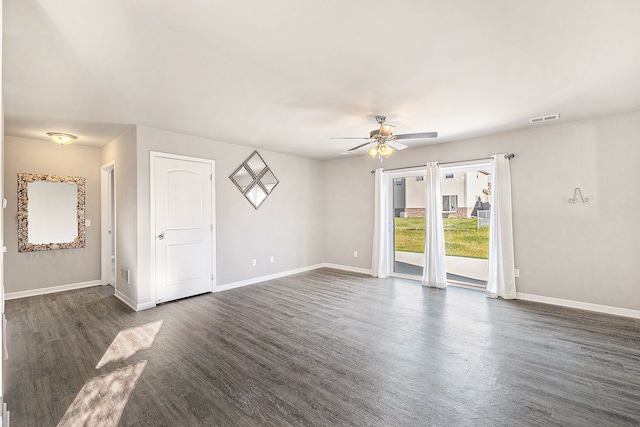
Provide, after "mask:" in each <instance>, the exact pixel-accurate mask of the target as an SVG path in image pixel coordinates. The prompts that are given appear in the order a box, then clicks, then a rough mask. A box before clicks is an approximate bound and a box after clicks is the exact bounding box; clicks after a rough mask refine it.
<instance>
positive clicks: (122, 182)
mask: <svg viewBox="0 0 640 427" xmlns="http://www.w3.org/2000/svg"><path fill="white" fill-rule="evenodd" d="M111 161H115V179H116V188H115V190H116V256H117V259H116V263H117V265H116V292H118V293H120V294H122V295H124V296H125V298H126V299H128V300H129V301H128V302H129V303H130V304H135V303H136V301H137V292H136V286H137V283H138V263H137V256H138V253H137V242H136V234H137V209H136V206H137V200H136V198H137V194H138V192H137V184H136V179H137V177H136V129H135V127H132V129H131V130H130V131H128V132H126V133H124V134H123V135H121V136H120V137H119V138H117V139H115V140H113V141H111V142H110V143H109V144H107V145H106V146H104V147H103V148H102V164H107V163H109V162H111ZM121 266H124V267H126V268H129V269H130V271H131V274H130V283H129V284H127V282H125V281H123V280H122V279H120V275H119V268H120V267H121Z"/></svg>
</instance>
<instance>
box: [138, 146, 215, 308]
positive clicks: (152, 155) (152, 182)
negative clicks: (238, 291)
mask: <svg viewBox="0 0 640 427" xmlns="http://www.w3.org/2000/svg"><path fill="white" fill-rule="evenodd" d="M157 158H165V159H172V160H185V161H188V162H196V163H206V164H209V165H211V224H212V227H211V228H212V230H211V272H212V274H213V280H212V283H211V284H212V286H211V292H215V291H216V284H217V280H218V274H217V268H216V198H215V193H216V185H215V184H216V181H215V178H216V162H215V160H212V159H205V158H202V157H192V156H183V155H180V154H172V153H163V152H160V151H149V225H150V228H149V239H150V242H151V248H150V264H151V265H150V267H151V268H150V270H151V271H150V282H151V301H152V302H153V303H154V304H156V305H157V304H158V300H157V298H158V296H157V292H156V291H157V289H156V287H157V283H156V168H155V164H156V159H157Z"/></svg>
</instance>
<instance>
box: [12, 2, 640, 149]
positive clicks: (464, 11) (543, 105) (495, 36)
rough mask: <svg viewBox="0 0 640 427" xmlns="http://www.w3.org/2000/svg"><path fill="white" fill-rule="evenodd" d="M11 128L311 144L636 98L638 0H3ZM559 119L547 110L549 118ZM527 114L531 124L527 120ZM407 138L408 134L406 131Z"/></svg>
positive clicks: (509, 119)
mask: <svg viewBox="0 0 640 427" xmlns="http://www.w3.org/2000/svg"><path fill="white" fill-rule="evenodd" d="M3 13H4V18H3V19H4V23H3V44H4V46H3V83H4V85H3V90H4V108H5V133H6V134H7V135H13V136H22V137H28V138H35V139H45V138H46V135H45V133H46V132H47V131H59V132H68V133H73V134H76V135H78V136H79V139H78V143H80V144H89V145H97V146H101V145H104V144H105V143H107V142H108V141H110V140H112V139H113V138H115V137H117V136H118V135H120V134H121V133H122V132H123V131H124V130H125V129H126V126H127V125H132V124H139V125H146V126H152V127H156V128H161V129H167V130H172V131H176V132H181V133H185V134H190V135H197V136H202V137H206V138H211V139H216V140H220V141H226V142H231V143H235V144H240V145H247V146H251V147H256V148H261V149H267V150H273V151H278V152H283V153H290V154H296V155H300V156H306V157H311V158H318V159H328V158H336V157H340V155H341V154H340V153H343V152H345V151H346V150H347V149H348V148H350V147H352V146H354V145H357V141H353V140H351V141H349V140H345V141H341V140H330V137H335V136H363V137H364V136H368V133H369V131H370V130H371V129H374V128H376V127H377V124H376V123H375V119H374V116H375V115H376V114H383V115H386V116H388V120H387V122H388V123H391V124H394V125H396V133H413V132H423V131H437V132H439V134H440V137H439V138H438V139H437V140H424V141H413V142H412V143H411V144H410V145H411V146H415V145H418V144H426V143H434V142H436V143H437V142H446V141H452V140H457V139H462V138H467V137H472V136H478V135H486V134H490V133H495V132H499V131H504V130H509V129H518V128H525V127H529V126H534V125H530V124H529V123H528V119H529V118H531V117H536V116H541V115H546V114H554V113H559V114H560V115H561V120H563V121H566V120H576V119H581V118H587V117H593V116H599V115H606V114H612V113H620V112H626V111H634V110H639V109H640V2H639V1H637V0H529V1H525V0H518V1H514V0H447V1H442V0H395V1H393V2H391V1H376V0H366V1H365V0H350V1H345V0H323V1H321V2H320V1H316V2H305V1H300V0H276V1H264V0H234V1H204V0H182V1H175V0H135V1H131V0H92V1H86V0H4V11H3ZM551 123H558V122H551ZM537 126H539V125H537ZM408 145H409V144H408Z"/></svg>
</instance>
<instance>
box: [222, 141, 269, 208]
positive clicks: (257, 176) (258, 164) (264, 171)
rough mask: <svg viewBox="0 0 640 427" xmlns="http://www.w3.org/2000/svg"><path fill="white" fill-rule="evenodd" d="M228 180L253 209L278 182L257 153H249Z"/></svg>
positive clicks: (258, 205) (257, 206)
mask: <svg viewBox="0 0 640 427" xmlns="http://www.w3.org/2000/svg"><path fill="white" fill-rule="evenodd" d="M229 178H230V179H231V181H233V183H234V184H235V185H236V187H238V190H240V192H241V193H242V194H244V197H246V198H247V200H248V201H249V203H251V205H252V206H253V207H254V208H255V209H258V208H259V207H260V205H261V204H262V202H264V201H265V200H266V198H267V197H268V196H269V194H271V192H272V191H273V189H274V188H275V187H276V185H278V182H279V181H278V178H276V176H275V175H274V174H273V172H272V171H271V169H269V166H267V164H266V163H265V162H264V160H262V157H260V154H258V151H254V152H253V153H251V155H250V156H249V157H247V159H246V160H245V161H244V162H242V164H241V165H240V166H239V167H238V169H236V170H235V171H234V172H233V173H232V174H231V175H229Z"/></svg>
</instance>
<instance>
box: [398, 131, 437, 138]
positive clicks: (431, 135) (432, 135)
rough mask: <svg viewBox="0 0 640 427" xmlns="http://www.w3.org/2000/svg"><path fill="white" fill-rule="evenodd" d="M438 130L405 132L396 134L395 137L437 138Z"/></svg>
mask: <svg viewBox="0 0 640 427" xmlns="http://www.w3.org/2000/svg"><path fill="white" fill-rule="evenodd" d="M437 137H438V132H422V133H405V134H402V135H396V139H418V138H437Z"/></svg>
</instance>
